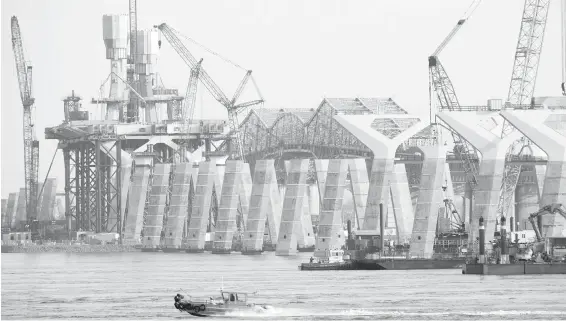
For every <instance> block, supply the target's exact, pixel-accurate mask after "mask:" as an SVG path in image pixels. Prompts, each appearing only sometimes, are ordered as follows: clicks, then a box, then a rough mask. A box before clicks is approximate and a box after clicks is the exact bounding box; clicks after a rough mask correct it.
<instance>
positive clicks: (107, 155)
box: [45, 0, 227, 236]
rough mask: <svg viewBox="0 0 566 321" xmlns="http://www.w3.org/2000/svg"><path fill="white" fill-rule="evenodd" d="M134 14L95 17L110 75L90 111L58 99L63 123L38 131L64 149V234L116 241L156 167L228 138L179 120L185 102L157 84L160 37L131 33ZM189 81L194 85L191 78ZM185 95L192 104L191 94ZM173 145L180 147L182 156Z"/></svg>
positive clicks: (217, 124)
mask: <svg viewBox="0 0 566 321" xmlns="http://www.w3.org/2000/svg"><path fill="white" fill-rule="evenodd" d="M136 8H137V7H136V1H133V0H132V1H130V15H129V19H128V16H127V15H105V16H104V17H103V19H102V27H103V40H104V43H105V46H106V58H107V59H108V60H109V63H110V73H109V75H108V77H107V79H106V81H105V82H104V83H103V85H102V86H101V88H100V95H99V97H96V98H93V99H92V104H93V105H92V107H84V106H83V105H82V104H81V97H80V96H78V95H76V94H75V93H74V92H73V93H72V94H71V95H70V96H69V97H67V98H66V99H65V100H64V112H65V122H64V123H63V124H61V125H58V126H55V127H49V128H46V129H45V137H46V139H56V140H58V141H59V148H60V149H62V150H63V157H64V161H65V195H66V199H65V211H66V213H65V215H66V218H67V220H68V225H69V226H68V227H69V229H71V230H76V231H78V230H83V231H94V232H116V233H119V234H120V236H122V235H123V234H124V231H125V226H124V222H125V221H127V220H131V219H134V218H132V217H130V218H127V217H126V216H125V215H128V216H137V215H138V214H139V213H140V212H138V211H139V210H140V209H143V208H144V207H146V206H145V205H144V204H145V202H146V199H147V196H146V195H147V193H146V192H144V193H142V194H138V193H139V192H133V191H134V190H135V191H137V190H136V189H135V188H137V187H135V186H139V185H138V182H143V181H145V182H147V181H151V179H150V178H151V177H150V175H151V172H152V171H151V169H152V168H153V167H154V166H155V165H156V164H174V163H180V162H186V161H187V160H188V159H193V158H194V156H192V154H194V153H195V152H196V153H197V154H199V153H200V150H199V148H200V147H201V146H210V145H211V141H214V140H217V139H220V138H223V137H225V133H226V132H227V128H226V127H227V124H226V122H225V121H222V120H205V119H201V120H193V119H191V120H190V121H186V117H185V118H182V117H180V116H179V115H181V114H182V108H183V105H182V102H183V100H184V97H182V96H179V95H178V91H177V89H168V88H163V87H162V86H159V85H158V82H157V75H156V72H155V70H156V63H157V57H158V55H159V50H160V47H161V40H160V34H161V33H160V32H159V30H158V29H156V28H153V29H149V30H138V29H136V28H137V26H136V25H137V23H136V21H137V17H136ZM128 24H129V25H128ZM128 46H129V51H128ZM192 83H193V84H194V85H193V87H194V86H196V81H195V80H194V79H193V81H192ZM190 97H191V98H190V100H191V101H192V103H193V105H194V93H193V94H191V96H190ZM179 146H184V147H185V149H184V150H183V151H182V155H181V154H180V152H179V150H181V149H180V148H179ZM147 189H148V188H147V183H146V186H144V191H145V190H147ZM129 191H130V193H128V192H129ZM138 203H139V204H138ZM134 222H136V220H135V219H134ZM140 223H141V222H140ZM134 224H139V223H134Z"/></svg>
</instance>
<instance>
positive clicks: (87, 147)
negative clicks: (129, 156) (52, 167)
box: [63, 140, 122, 233]
mask: <svg viewBox="0 0 566 321" xmlns="http://www.w3.org/2000/svg"><path fill="white" fill-rule="evenodd" d="M121 150H122V149H121V141H119V140H118V141H114V142H113V144H112V145H111V146H109V147H104V146H102V142H101V141H94V142H80V143H76V144H72V145H67V146H66V147H64V149H63V155H64V156H63V157H64V161H65V204H66V206H67V207H66V212H65V216H66V218H67V220H68V222H69V221H70V220H71V219H74V220H75V228H74V230H76V231H78V230H83V231H93V232H96V233H101V232H119V231H120V230H121V229H122V213H121V193H122V191H121V186H122V181H121V178H122V177H121V176H122V173H121V165H122V164H121ZM113 153H115V155H116V157H114V156H112V154H113ZM69 223H70V222H69ZM71 228H72V226H71V225H69V229H71Z"/></svg>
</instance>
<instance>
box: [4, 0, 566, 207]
mask: <svg viewBox="0 0 566 321" xmlns="http://www.w3.org/2000/svg"><path fill="white" fill-rule="evenodd" d="M470 3H471V1H469V0H435V1H423V0H389V1H385V0H383V1H375V0H374V1H362V0H358V1H351V0H343V1H332V0H318V1H315V0H308V1H306V0H304V1H298V0H293V1H283V0H255V1H254V0H242V1H235V0H226V1H220V0H206V1H205V0H199V1H189V0H160V1H156V0H138V27H139V28H140V29H142V28H144V29H145V28H150V27H152V26H153V25H156V24H159V23H162V22H167V23H168V24H170V25H171V26H172V27H174V28H175V29H177V30H179V31H180V32H181V33H182V34H184V35H186V36H188V37H191V38H193V39H195V40H197V41H198V42H200V43H201V44H203V45H205V46H207V47H208V48H211V49H213V50H215V51H216V52H218V53H220V54H222V55H223V56H225V57H227V58H229V59H230V60H232V61H234V62H237V63H238V64H240V65H241V66H243V67H245V68H248V69H252V70H253V71H254V78H255V79H256V82H257V84H258V87H259V88H260V90H261V93H262V94H263V96H264V98H265V100H266V107H289V108H294V107H301V108H316V107H317V106H318V104H319V103H320V101H321V99H322V98H323V97H325V96H326V97H355V96H363V97H392V98H394V99H395V100H396V101H397V102H398V103H399V104H400V105H401V106H402V107H403V108H405V109H406V110H408V111H409V112H411V113H414V114H417V115H419V116H421V117H423V118H425V119H426V118H428V105H429V103H428V65H427V57H428V56H429V55H430V54H431V53H432V52H433V51H434V49H435V48H436V47H437V46H438V44H439V43H440V42H441V41H442V40H443V39H444V37H445V36H446V35H447V34H448V33H449V31H450V30H451V29H452V27H453V26H454V25H455V23H456V22H457V20H458V19H459V18H460V17H461V16H462V14H463V13H464V12H465V11H466V9H467V8H468V6H469V5H470ZM559 5H560V3H559V1H558V0H553V1H552V4H551V9H550V13H549V18H548V24H547V28H546V35H545V43H544V48H543V53H542V58H541V63H540V68H539V74H538V81H537V87H536V95H538V96H545V95H553V96H555V95H560V89H559V85H560V82H561V74H560V65H561V52H560V50H561V47H560V36H561V35H560V12H559ZM522 10H523V1H519V0H485V1H483V2H482V4H481V5H480V6H479V7H478V9H477V10H476V11H475V13H474V15H473V16H472V17H471V18H470V20H469V21H468V22H467V23H466V25H465V26H464V27H463V28H462V29H461V30H460V32H459V34H458V35H457V36H456V37H455V38H454V39H453V41H452V42H451V43H450V44H449V46H448V47H447V48H446V49H445V50H444V52H442V54H441V56H440V59H441V60H442V62H443V65H444V66H445V68H446V69H447V71H448V74H449V75H450V78H451V79H452V81H453V83H454V86H455V88H456V92H457V94H458V97H459V100H460V103H461V104H462V105H475V104H485V102H486V100H487V99H489V98H505V97H506V96H507V91H508V85H509V80H510V77H511V70H512V66H513V57H514V52H515V46H516V42H517V36H518V33H519V27H520V22H521V14H522ZM117 13H123V14H127V13H128V1H127V0H112V1H100V0H49V1H47V0H33V1H32V0H2V1H1V27H2V51H1V54H2V58H1V59H2V62H1V68H2V91H1V96H2V98H1V104H2V110H1V118H2V123H1V125H2V131H1V134H2V145H1V153H2V156H1V162H2V163H1V170H2V171H1V175H2V176H1V182H2V184H1V189H2V190H1V194H2V198H5V197H7V196H8V193H10V192H14V191H17V190H18V188H20V187H22V186H23V183H24V165H23V138H22V103H21V100H20V96H19V90H18V81H17V76H16V72H15V63H14V56H13V53H12V45H11V32H10V17H11V16H12V15H16V16H17V17H18V20H19V23H20V28H21V32H22V37H23V43H24V47H25V54H26V60H28V61H31V62H32V65H33V67H34V78H33V87H34V97H35V98H36V108H37V114H36V128H37V129H36V131H37V136H38V138H39V140H40V169H39V179H40V182H43V180H44V178H45V175H46V173H47V169H48V167H49V163H50V161H51V158H52V157H53V153H54V151H55V148H56V145H57V142H56V141H47V140H45V139H44V128H45V127H48V126H55V125H58V124H60V123H61V122H62V120H63V102H62V99H63V97H65V96H67V95H69V94H70V93H71V90H73V89H74V90H75V93H77V94H79V95H81V96H82V97H83V106H84V107H87V108H89V109H90V110H94V109H92V108H94V106H93V105H91V104H90V100H91V98H92V97H97V96H98V92H99V87H100V85H101V83H102V82H103V81H104V80H105V79H106V77H107V75H108V73H109V72H110V62H109V61H108V60H106V59H105V49H104V43H103V40H102V15H104V14H117ZM187 44H188V45H189V46H188V47H189V48H190V49H191V51H192V52H193V53H194V55H195V56H196V57H197V58H201V57H203V58H204V62H203V66H204V68H205V69H206V70H208V72H209V74H210V75H211V76H212V78H214V79H215V80H216V81H217V82H218V84H219V85H220V87H221V88H223V89H224V90H225V91H226V92H227V95H228V96H229V97H231V95H232V93H233V91H234V89H235V88H236V86H237V84H238V82H239V78H241V77H242V76H243V71H241V70H238V69H237V68H235V67H233V66H230V65H229V64H226V63H222V61H220V60H219V59H215V58H214V57H211V56H210V55H206V54H205V53H204V51H202V50H199V49H198V47H195V46H194V45H191V44H190V42H187ZM193 48H197V49H194V51H193ZM159 71H160V72H161V75H162V76H163V81H164V84H165V86H166V87H173V88H178V89H179V92H180V93H181V94H183V95H184V92H185V88H186V85H187V81H188V78H189V69H188V67H187V66H185V65H184V63H183V62H182V60H181V59H180V58H179V57H178V56H177V54H176V53H175V52H174V51H173V50H172V48H171V47H170V45H169V44H168V43H167V42H166V40H165V39H163V46H162V50H161V55H160V61H159ZM201 87H202V88H201V89H204V87H203V86H202V85H201ZM201 92H204V91H201ZM246 95H248V96H249V95H251V93H249V92H248V93H246ZM250 97H251V96H250ZM244 98H245V97H244ZM202 105H205V106H206V109H204V110H203V111H201V112H197V113H196V116H197V117H198V116H200V115H202V116H203V117H213V118H222V117H226V116H225V115H226V112H225V111H224V110H223V107H222V106H220V105H219V104H217V103H214V101H213V100H211V99H209V97H208V94H206V92H204V93H203V94H202V96H201V98H200V99H199V100H198V106H202ZM50 176H52V177H58V178H59V190H60V191H62V190H63V184H64V171H63V157H62V153H61V152H60V151H59V153H58V155H57V158H56V161H55V163H54V165H53V169H52V171H51V174H50Z"/></svg>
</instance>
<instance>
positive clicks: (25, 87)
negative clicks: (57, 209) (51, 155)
mask: <svg viewBox="0 0 566 321" xmlns="http://www.w3.org/2000/svg"><path fill="white" fill-rule="evenodd" d="M11 27H12V49H13V51H14V58H15V60H16V71H17V75H18V83H19V89H20V97H21V99H22V104H23V107H24V113H23V114H24V115H23V116H24V117H23V133H24V168H25V193H26V196H25V199H26V213H27V221H28V224H29V226H30V229H31V232H32V235H33V237H35V234H36V232H37V226H36V224H35V223H34V222H35V221H36V219H37V192H38V187H37V181H38V169H39V141H38V140H37V138H36V136H35V130H34V119H33V111H34V110H35V106H34V103H35V99H34V98H33V93H32V67H31V66H27V65H26V61H25V58H24V48H23V45H22V35H21V31H20V25H19V23H18V18H17V17H16V16H12V20H11Z"/></svg>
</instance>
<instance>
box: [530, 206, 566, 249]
mask: <svg viewBox="0 0 566 321" xmlns="http://www.w3.org/2000/svg"><path fill="white" fill-rule="evenodd" d="M545 214H560V215H562V217H564V219H566V208H565V207H564V206H563V205H562V204H561V203H553V204H550V205H546V206H543V207H542V208H541V209H540V210H538V211H537V212H535V213H532V214H531V215H529V222H531V225H532V226H533V230H534V231H535V234H536V237H537V242H541V241H543V237H542V235H541V233H540V229H539V227H538V224H537V222H535V219H536V218H538V217H539V216H541V215H545Z"/></svg>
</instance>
